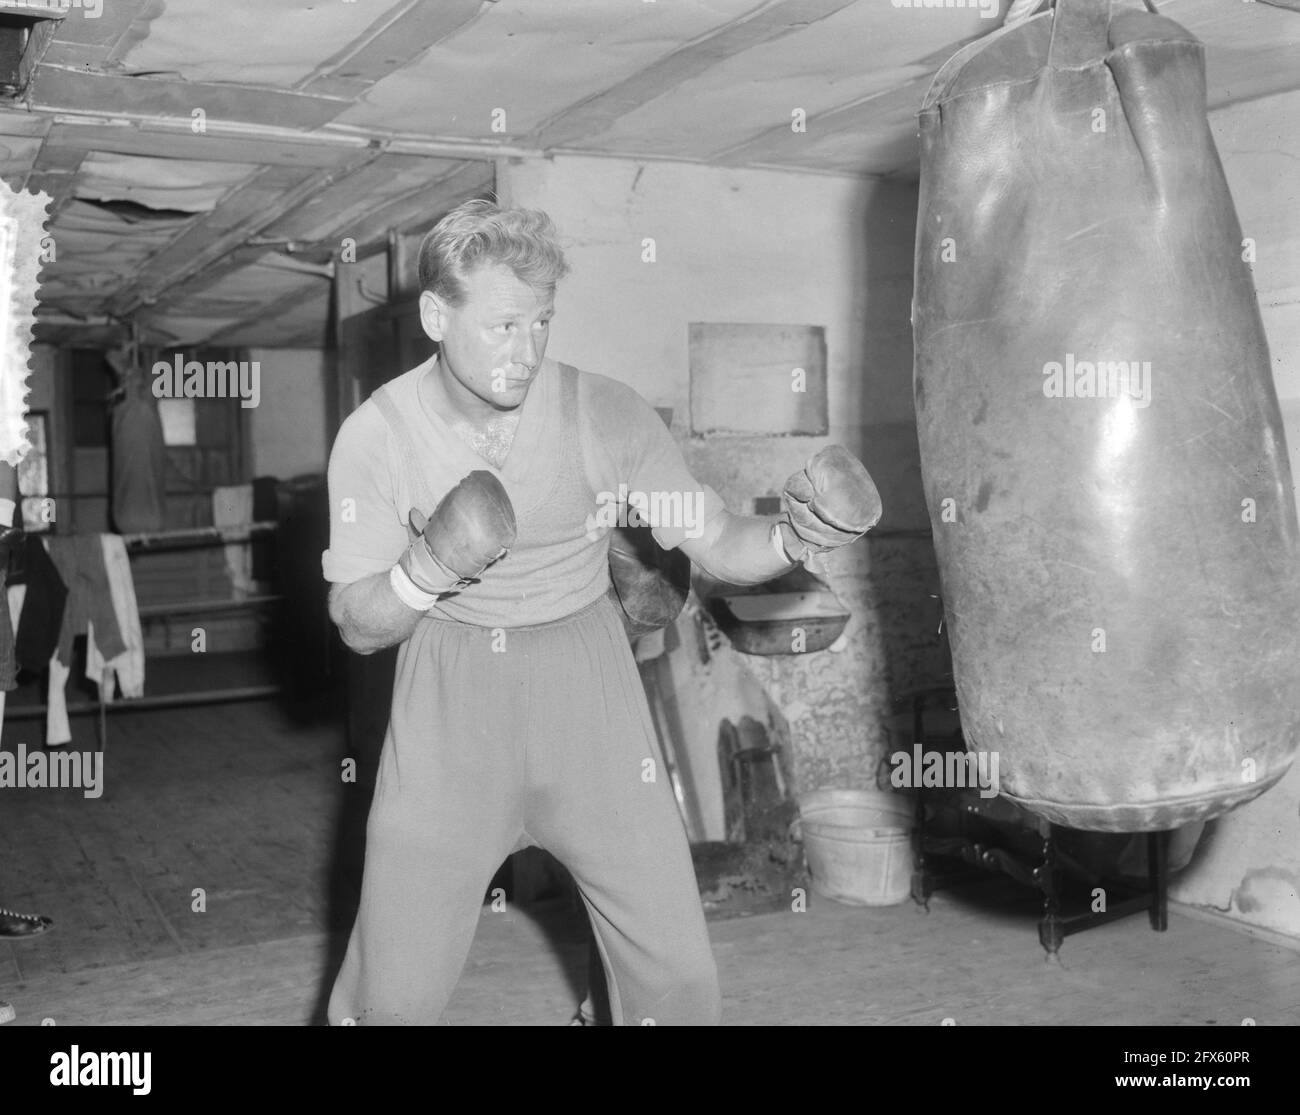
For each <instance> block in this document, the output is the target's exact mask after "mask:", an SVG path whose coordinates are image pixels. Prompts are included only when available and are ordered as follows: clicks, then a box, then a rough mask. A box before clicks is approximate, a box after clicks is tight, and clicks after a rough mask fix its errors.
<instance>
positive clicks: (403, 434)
mask: <svg viewBox="0 0 1300 1115" xmlns="http://www.w3.org/2000/svg"><path fill="white" fill-rule="evenodd" d="M370 397H371V398H372V399H374V401H375V405H376V406H378V407H379V413H380V414H382V415H383V416H384V420H385V421H386V422H387V423H388V428H389V429H390V430H392V431H393V436H394V437H396V438H397V448H398V452H399V453H400V454H401V456H402V468H403V469H404V470H405V472H406V483H407V485H408V486H409V488H410V492H411V499H412V500H413V501H414V503H415V507H416V508H417V509H418V510H419V512H420V514H422V515H432V514H433V508H434V500H433V499H432V497H431V496H430V495H429V488H428V485H427V484H426V483H425V479H424V470H423V469H422V468H421V467H420V459H419V457H418V456H417V455H416V452H415V442H414V441H413V440H412V437H411V428H410V426H408V425H407V424H406V419H405V418H403V417H402V412H401V411H400V410H399V409H398V407H397V404H396V403H395V402H393V396H392V394H391V393H390V392H389V390H388V387H387V386H384V387H381V388H380V389H379V390H378V391H375V392H374V393H373V394H371V396H370Z"/></svg>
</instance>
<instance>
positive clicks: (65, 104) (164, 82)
mask: <svg viewBox="0 0 1300 1115" xmlns="http://www.w3.org/2000/svg"><path fill="white" fill-rule="evenodd" d="M30 100H31V103H32V106H33V107H34V108H38V109H42V110H44V111H46V112H84V111H87V110H89V111H92V112H96V113H100V114H104V115H109V116H124V117H137V118H158V117H167V118H170V119H172V120H177V121H181V122H183V123H184V125H185V127H187V128H192V126H193V124H194V121H195V120H196V119H197V118H196V117H195V115H194V113H195V111H196V110H202V112H203V117H202V121H203V126H204V127H206V126H207V122H208V121H209V120H230V121H238V122H243V123H248V124H259V123H261V122H262V121H264V120H274V121H275V122H276V124H277V125H279V126H280V127H284V128H290V129H292V128H302V129H308V128H319V127H320V126H321V125H322V124H327V123H329V121H331V120H333V119H334V117H336V116H337V115H338V114H339V113H340V112H342V111H344V110H345V109H347V108H349V107H351V102H349V101H340V100H334V99H332V98H327V97H313V96H308V95H306V94H303V93H294V92H288V91H285V90H283V89H276V88H273V87H260V86H254V85H228V84H224V83H221V82H205V81H182V80H180V79H176V78H161V77H128V76H125V75H122V74H105V73H96V72H94V71H91V70H86V69H84V68H81V67H75V68H70V67H64V66H55V65H51V64H50V63H48V62H44V63H42V64H41V65H39V66H37V67H36V74H35V76H34V77H33V79H32V88H31V93H30Z"/></svg>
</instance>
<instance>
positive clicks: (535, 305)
mask: <svg viewBox="0 0 1300 1115" xmlns="http://www.w3.org/2000/svg"><path fill="white" fill-rule="evenodd" d="M464 285H465V293H466V298H465V302H464V304H463V305H460V306H452V305H449V304H448V303H446V302H444V301H443V300H442V299H441V298H439V297H438V296H437V295H436V294H433V293H432V292H430V291H425V292H424V293H423V294H421V295H420V322H421V324H422V325H423V326H424V331H425V333H427V334H428V335H429V336H430V337H431V338H432V339H433V340H435V341H437V342H439V344H440V346H441V349H440V352H439V356H438V360H439V362H440V363H441V364H442V365H443V366H444V367H445V368H446V369H447V371H448V372H449V373H450V374H451V379H452V380H454V381H455V382H454V383H448V384H447V387H448V389H449V390H451V391H453V392H454V393H457V392H456V387H455V385H456V384H459V385H460V387H461V388H462V392H459V393H460V394H462V399H463V392H468V393H469V395H472V396H473V397H474V398H476V399H479V400H481V401H482V402H484V403H487V404H488V405H489V406H491V407H493V408H495V409H496V410H500V411H511V410H514V409H516V408H517V407H519V406H521V405H522V404H523V401H524V399H525V398H527V396H528V388H529V387H530V386H531V385H532V382H533V378H534V377H535V376H536V374H537V371H538V369H539V368H540V367H541V364H542V357H543V356H544V355H545V354H546V342H547V339H548V337H549V335H550V322H551V316H552V315H553V314H554V313H555V294H554V292H553V291H539V290H536V289H534V288H533V287H530V286H529V285H528V284H527V283H524V282H521V281H520V280H519V279H518V278H516V277H515V274H514V272H513V271H511V270H510V269H509V268H508V267H504V266H501V265H499V264H487V265H484V266H481V267H476V268H475V269H474V270H473V271H470V272H469V273H468V274H467V275H466V276H465V284H464ZM463 401H471V400H467V399H463Z"/></svg>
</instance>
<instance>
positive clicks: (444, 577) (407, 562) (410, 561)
mask: <svg viewBox="0 0 1300 1115" xmlns="http://www.w3.org/2000/svg"><path fill="white" fill-rule="evenodd" d="M516 529H517V528H516V524H515V510H514V507H513V506H511V503H510V497H509V495H507V494H506V490H505V488H504V487H503V486H502V484H501V481H500V480H498V479H497V478H496V477H495V476H493V475H492V474H491V473H490V472H486V471H484V470H483V469H475V470H474V471H473V472H471V473H470V474H469V475H468V476H466V477H465V479H463V480H462V481H461V482H460V483H459V484H457V485H456V486H455V487H454V488H452V490H451V491H449V492H448V493H447V494H446V495H445V496H443V497H442V500H441V501H440V502H439V504H438V506H437V507H436V508H435V509H434V512H433V514H432V515H430V516H429V517H428V518H427V519H426V518H425V517H424V516H423V515H422V514H421V513H420V512H419V511H416V510H412V511H411V517H410V531H411V534H412V535H413V539H412V542H411V545H410V546H409V547H408V548H407V550H406V553H404V554H403V555H402V556H401V558H399V559H398V562H397V565H396V566H395V567H394V573H393V578H392V582H393V587H394V589H396V590H397V593H398V595H399V596H401V597H402V599H403V600H405V601H406V603H408V604H410V605H411V606H412V607H430V606H432V601H431V600H427V599H426V598H427V597H430V596H433V597H436V596H438V595H440V594H442V593H445V592H450V591H451V590H452V589H454V588H457V587H463V586H464V585H466V584H469V583H470V582H472V581H473V580H474V579H475V578H476V577H477V576H478V575H479V574H480V573H482V572H483V570H484V569H486V568H487V567H488V566H489V565H491V564H492V563H493V562H494V561H497V560H498V559H499V558H501V557H503V556H504V555H505V554H506V552H507V551H508V550H509V549H510V547H511V546H513V545H514V543H515V534H516ZM398 571H400V573H401V574H402V575H404V576H405V579H406V581H408V582H409V583H410V586H411V587H413V588H414V589H415V590H416V591H417V592H418V593H420V594H422V595H421V596H419V597H412V596H411V595H410V593H409V592H408V593H407V594H405V595H404V594H403V588H404V587H405V586H404V585H403V584H402V581H401V578H400V577H399V575H398Z"/></svg>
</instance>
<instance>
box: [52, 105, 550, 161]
mask: <svg viewBox="0 0 1300 1115" xmlns="http://www.w3.org/2000/svg"><path fill="white" fill-rule="evenodd" d="M51 111H52V110H51ZM53 120H54V127H55V128H57V129H58V130H59V138H58V140H57V142H60V143H64V144H67V145H72V146H82V147H84V148H85V149H87V150H93V151H117V152H119V153H121V154H127V155H159V156H163V157H167V156H171V157H173V158H182V159H209V160H215V161H217V162H249V163H269V164H276V165H285V166H332V165H334V164H336V163H337V162H338V161H339V156H338V154H337V152H338V151H340V150H351V151H359V150H363V149H365V148H368V147H373V146H375V145H376V144H379V145H382V146H383V148H384V150H385V151H387V152H388V153H389V154H392V155H422V156H426V157H429V158H446V159H483V160H487V161H491V160H493V159H496V158H503V157H505V158H508V157H520V158H524V157H529V156H540V155H541V154H542V152H541V151H540V150H538V149H536V148H532V147H523V146H520V145H518V144H509V143H498V142H495V141H493V140H484V139H462V138H459V137H452V138H445V139H444V138H439V137H437V136H423V135H415V134H412V133H410V132H393V131H385V130H382V129H375V128H357V127H352V126H349V125H342V124H329V125H326V126H325V127H324V128H321V129H319V130H317V131H313V132H301V131H295V130H294V129H293V128H288V127H280V126H277V125H268V124H250V123H247V122H241V121H230V120H214V119H212V117H211V116H209V117H208V121H207V130H206V132H205V133H204V134H202V135H198V134H196V133H195V132H194V130H193V129H192V127H191V121H190V118H189V117H188V116H187V117H185V118H184V119H177V118H175V117H172V118H168V117H159V116H155V115H153V114H151V113H135V114H123V113H120V112H107V111H99V110H97V109H95V108H92V107H88V108H82V109H77V110H75V111H69V112H58V113H55V114H54V115H53ZM240 150H243V151H244V155H243V157H242V158H241V157H239V156H238V152H239V151H240ZM213 152H216V153H213Z"/></svg>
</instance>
